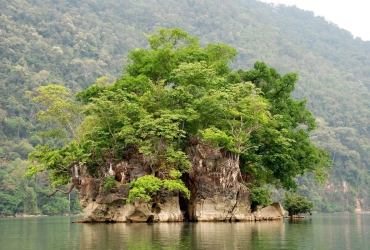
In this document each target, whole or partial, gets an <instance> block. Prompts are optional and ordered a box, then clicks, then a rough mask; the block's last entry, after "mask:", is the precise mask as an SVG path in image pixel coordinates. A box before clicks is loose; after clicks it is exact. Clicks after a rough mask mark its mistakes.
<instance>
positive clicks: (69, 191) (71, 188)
mask: <svg viewBox="0 0 370 250" xmlns="http://www.w3.org/2000/svg"><path fill="white" fill-rule="evenodd" d="M74 187H75V184H72V185H71V186H70V187H69V189H68V191H63V190H61V189H55V190H54V191H53V192H52V193H51V194H49V195H46V194H44V195H45V196H46V197H48V198H50V197H51V196H53V195H54V194H55V193H56V192H58V191H59V192H61V193H63V194H69V193H71V192H72V190H73V188H74Z"/></svg>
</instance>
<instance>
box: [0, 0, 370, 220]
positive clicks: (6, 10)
mask: <svg viewBox="0 0 370 250" xmlns="http://www.w3.org/2000/svg"><path fill="white" fill-rule="evenodd" d="M0 6H4V7H3V8H1V10H0V76H1V77H0V158H1V159H2V160H1V163H0V190H1V192H2V194H3V195H2V196H0V204H2V205H0V214H1V213H4V214H12V213H15V212H32V211H33V210H35V211H36V207H41V206H42V205H40V202H41V203H43V201H41V200H40V199H41V197H42V196H41V195H40V193H41V192H42V190H39V188H38V186H37V185H36V182H37V181H35V180H23V179H21V176H22V173H23V172H24V170H25V166H26V162H25V161H24V160H25V159H26V158H27V154H28V152H30V151H31V150H32V149H33V147H34V146H35V145H36V144H37V143H39V142H41V141H42V140H44V142H45V140H46V139H44V138H41V137H39V136H37V135H36V134H35V132H37V131H38V130H40V128H41V127H40V126H41V125H39V124H37V123H36V122H35V117H34V113H35V110H34V108H33V107H32V105H31V104H30V103H29V101H28V99H27V98H25V91H27V90H33V89H35V88H37V87H39V86H43V85H46V84H49V83H51V82H52V83H57V84H62V85H65V86H67V87H68V88H69V89H71V90H73V91H78V90H81V89H84V88H86V87H87V86H89V85H90V84H92V83H94V82H95V80H96V78H98V77H100V76H102V75H108V76H109V77H108V78H109V79H110V80H113V79H115V78H116V77H118V76H120V74H121V69H122V68H123V66H124V65H125V64H126V55H127V53H128V51H130V50H132V49H135V48H140V47H143V46H145V42H146V37H145V33H146V34H150V33H153V32H154V31H155V30H157V29H158V28H160V27H166V28H171V27H179V28H181V29H184V30H186V31H187V32H188V33H189V34H190V35H194V36H199V37H200V38H201V43H202V44H206V43H218V42H220V43H227V44H229V45H231V46H233V47H235V48H236V49H237V51H238V52H239V54H238V56H237V59H236V61H235V62H234V64H233V65H231V66H232V67H233V68H234V69H237V68H240V67H242V68H244V69H248V68H251V67H252V65H253V63H254V62H255V61H257V60H258V61H264V62H266V63H267V64H268V65H269V66H271V67H274V68H276V69H277V70H278V71H280V72H282V73H286V72H297V73H299V74H300V80H299V82H298V84H297V85H296V91H295V96H296V97H297V98H299V99H302V98H306V99H308V108H309V109H310V110H311V111H312V112H313V114H314V115H315V116H316V117H318V130H317V131H315V132H314V133H313V134H312V140H313V141H314V142H315V143H316V144H317V145H319V146H320V147H323V148H325V149H327V150H328V151H329V152H330V153H331V157H332V159H333V169H332V171H331V173H330V174H331V178H330V179H329V181H328V183H327V185H326V186H325V187H318V186H316V185H314V184H313V183H312V182H311V181H310V179H309V178H308V179H307V178H305V179H301V178H298V180H299V182H300V184H301V188H300V192H303V193H305V194H306V195H308V196H310V197H311V198H312V199H314V200H315V201H316V203H317V209H321V210H323V211H334V210H335V211H341V210H353V209H354V208H355V207H356V206H358V205H361V206H362V209H367V210H368V209H369V208H370V196H369V195H368V193H369V192H368V191H369V188H368V184H369V181H370V180H369V174H368V170H370V163H369V161H368V159H369V156H368V154H369V153H368V147H369V145H370V144H369V138H370V137H369V134H370V128H369V119H370V111H369V105H370V102H369V88H370V73H369V67H368V65H369V64H370V56H369V52H370V42H364V41H362V40H360V39H354V38H353V37H352V35H351V34H350V33H349V32H348V31H345V30H343V29H340V28H338V27H337V26H336V25H335V24H332V23H328V22H327V21H325V19H324V18H322V17H315V16H314V14H313V13H312V12H308V11H302V10H299V9H297V8H295V7H285V6H271V5H267V4H265V3H261V2H258V1H256V0H232V1H228V2H225V1H219V0H216V1H205V0H199V1H194V0H187V1H178V0H168V1H164V0H149V1H141V0H137V1H118V0H115V1H114V0H107V1H94V0H90V1H86V0H81V1H72V0H61V1H52V0H44V1H40V0H15V1H9V0H0ZM143 33H144V34H143ZM51 143H53V144H58V143H59V142H57V141H51ZM39 182H42V183H43V185H46V183H45V182H44V181H39ZM22 185H23V186H22ZM39 186H40V185H39ZM46 188H47V186H46V187H44V188H43V192H47V191H45V190H47V189H46ZM29 189H32V190H33V191H32V192H34V195H35V198H34V199H33V200H31V201H29V202H28V203H29V204H28V203H27V202H25V201H24V198H22V197H23V196H22V195H23V194H24V193H25V192H26V190H28V191H27V192H30V191H29ZM5 195H7V196H5ZM14 197H20V198H19V199H15V198H14ZM13 198H14V199H15V200H14V199H13ZM27 204H28V205H27ZM35 204H37V205H35ZM1 206H2V207H1ZM5 209H6V210H5ZM27 209H28V210H27ZM41 210H42V209H41ZM4 211H7V212H4ZM45 211H46V210H45ZM42 212H44V211H42Z"/></svg>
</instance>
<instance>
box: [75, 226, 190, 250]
mask: <svg viewBox="0 0 370 250" xmlns="http://www.w3.org/2000/svg"><path fill="white" fill-rule="evenodd" d="M184 225H185V224H184V223H160V224H158V223H153V224H147V223H132V224H126V223H113V224H103V223H96V224H95V223H92V224H90V223H88V224H83V229H82V234H81V240H80V244H81V246H80V249H167V248H168V249H178V248H177V246H179V245H180V243H181V241H182V237H183V235H185V234H184V232H183V231H184Z"/></svg>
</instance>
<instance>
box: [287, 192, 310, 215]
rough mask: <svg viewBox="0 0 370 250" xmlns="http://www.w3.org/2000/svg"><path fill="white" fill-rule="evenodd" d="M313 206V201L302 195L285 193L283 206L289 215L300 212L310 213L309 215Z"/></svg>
mask: <svg viewBox="0 0 370 250" xmlns="http://www.w3.org/2000/svg"><path fill="white" fill-rule="evenodd" d="M313 206H314V203H313V202H312V201H309V200H308V199H307V198H306V197H304V196H301V195H298V194H294V193H293V194H288V193H285V197H284V207H285V209H286V210H287V211H288V212H289V216H293V215H299V214H302V213H310V215H311V214H312V208H313Z"/></svg>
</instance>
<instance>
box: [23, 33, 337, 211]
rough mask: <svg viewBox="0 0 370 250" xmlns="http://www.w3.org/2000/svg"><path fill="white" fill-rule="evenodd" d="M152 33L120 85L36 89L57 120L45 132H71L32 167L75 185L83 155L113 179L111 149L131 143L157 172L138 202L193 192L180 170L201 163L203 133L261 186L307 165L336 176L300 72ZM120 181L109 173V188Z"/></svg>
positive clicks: (133, 193)
mask: <svg viewBox="0 0 370 250" xmlns="http://www.w3.org/2000/svg"><path fill="white" fill-rule="evenodd" d="M148 42H149V45H150V48H149V49H137V50H133V51H131V52H130V53H129V55H128V58H129V60H130V61H129V64H128V65H127V66H126V67H125V68H124V70H123V72H124V75H123V76H122V77H121V78H119V79H117V80H116V81H115V82H114V83H113V84H108V85H102V84H98V83H97V84H94V85H92V86H90V87H89V88H87V89H86V90H84V91H82V92H80V93H78V94H77V98H78V99H79V100H80V101H81V105H78V104H76V103H74V102H73V101H72V100H71V99H70V97H69V95H68V94H67V93H66V92H65V89H64V88H63V87H61V86H55V85H49V86H46V87H40V88H38V89H37V90H36V91H35V92H29V95H30V96H31V97H32V101H34V102H36V103H38V104H42V105H41V107H42V109H41V110H40V111H39V112H38V113H37V117H38V118H39V120H40V121H42V122H44V123H45V122H47V123H50V122H51V123H52V124H51V125H52V127H53V125H54V126H55V128H53V129H52V130H51V131H47V132H45V133H48V134H52V135H54V136H58V137H60V138H61V139H63V138H70V140H69V143H68V144H67V145H66V146H64V147H62V148H58V147H50V146H49V145H47V144H46V145H43V146H37V147H36V149H35V151H33V152H32V153H31V154H30V160H31V161H32V165H31V166H30V167H29V170H28V172H27V175H28V176H32V175H34V174H36V173H38V172H43V171H45V170H48V171H49V176H50V179H51V180H53V181H54V183H55V184H59V185H60V184H67V183H68V181H69V173H68V171H66V170H65V169H66V168H67V166H71V165H72V164H76V163H78V164H79V165H80V166H82V165H87V168H88V171H89V172H90V173H91V174H92V175H93V176H96V177H98V178H103V177H104V176H101V174H99V173H103V171H100V169H103V168H105V165H106V164H105V162H106V161H107V160H108V158H109V159H114V160H118V161H119V160H120V156H121V155H122V153H121V152H122V148H127V147H134V148H137V149H138V150H139V153H141V154H143V155H144V161H145V163H146V165H148V166H149V167H150V169H151V173H152V175H148V176H143V177H140V178H138V179H137V180H134V181H133V182H131V183H129V186H130V194H129V198H128V202H130V201H132V200H133V199H135V198H137V199H143V200H146V201H149V200H150V199H151V196H152V195H153V194H156V193H157V192H158V191H159V190H160V189H161V188H162V187H164V188H166V189H169V190H173V189H176V190H178V191H181V192H182V193H184V194H185V195H186V197H187V198H189V191H188V190H187V189H186V187H185V186H184V183H183V182H182V181H181V180H180V179H179V178H180V177H181V174H182V173H186V172H189V168H190V167H191V163H190V162H189V159H188V156H187V154H186V153H185V145H186V142H187V140H188V139H189V138H198V139H199V140H203V141H204V142H205V143H208V144H209V145H210V146H212V147H220V148H223V149H225V150H227V151H228V152H229V153H230V155H231V156H232V157H233V158H234V159H235V160H236V162H237V164H238V166H239V167H240V168H241V171H242V172H246V173H248V174H251V175H253V176H254V177H255V179H256V180H255V182H254V183H253V185H255V186H261V185H264V184H274V185H275V186H276V187H283V188H285V189H294V188H296V182H295V179H294V178H295V177H296V176H297V175H298V174H304V173H306V172H311V173H314V174H315V175H316V177H317V179H318V180H325V179H326V172H325V170H326V168H327V167H329V166H330V165H329V163H328V155H327V153H326V152H325V151H324V150H322V149H318V148H316V147H315V146H313V144H312V143H311V142H310V141H309V134H308V132H309V131H311V130H313V129H314V128H315V123H314V119H313V117H312V115H311V113H310V112H309V111H308V110H307V109H306V108H305V101H295V100H293V99H292V98H291V97H290V95H291V92H292V91H293V90H294V84H295V82H296V81H297V79H298V77H297V75H296V74H294V73H289V74H286V75H284V76H281V75H280V74H279V73H278V72H277V71H276V70H274V69H272V68H268V67H267V66H266V65H265V64H264V63H260V62H257V63H256V64H255V67H254V69H253V70H249V71H243V70H239V71H237V72H233V71H231V69H230V68H229V66H228V62H229V61H230V60H233V59H234V58H235V55H236V51H235V49H233V48H232V47H229V46H227V45H224V44H209V45H207V46H205V47H204V48H202V47H200V43H199V40H198V38H196V37H193V36H189V35H188V34H187V33H186V32H185V31H183V30H181V29H178V28H173V29H159V30H158V32H157V33H155V34H153V35H149V36H148ZM79 110H80V112H78V111H79ZM80 117H82V119H79V118H80ZM76 123H78V124H79V125H78V126H76V125H75V124H76ZM68 134H69V136H68ZM297 149H299V150H297ZM156 176H161V179H159V178H157V177H156ZM112 183H113V178H112V179H108V180H106V181H105V188H106V189H108V188H109V187H112V186H113V184H112ZM253 198H255V196H253ZM265 203H266V201H264V202H263V205H266V204H265Z"/></svg>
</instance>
